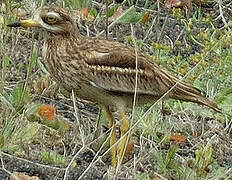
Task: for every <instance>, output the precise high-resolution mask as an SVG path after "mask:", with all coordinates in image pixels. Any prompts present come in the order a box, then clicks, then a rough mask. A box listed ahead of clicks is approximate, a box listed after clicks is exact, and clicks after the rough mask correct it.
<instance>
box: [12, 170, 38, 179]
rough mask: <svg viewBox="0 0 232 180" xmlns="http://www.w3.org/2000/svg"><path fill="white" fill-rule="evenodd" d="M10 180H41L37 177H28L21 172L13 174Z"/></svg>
mask: <svg viewBox="0 0 232 180" xmlns="http://www.w3.org/2000/svg"><path fill="white" fill-rule="evenodd" d="M10 180H40V179H39V178H38V177H36V176H28V175H26V174H24V173H21V172H13V173H12V174H11V176H10Z"/></svg>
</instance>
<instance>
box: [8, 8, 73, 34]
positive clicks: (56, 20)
mask: <svg viewBox="0 0 232 180" xmlns="http://www.w3.org/2000/svg"><path fill="white" fill-rule="evenodd" d="M8 26H9V27H39V28H42V29H44V30H45V31H47V32H50V33H52V34H70V33H75V31H76V25H75V23H74V21H73V19H72V18H71V16H70V15H69V13H67V11H65V10H64V9H61V8H58V7H43V8H40V9H38V10H36V12H35V13H34V15H33V17H32V18H31V19H26V20H21V21H19V22H14V23H10V24H8Z"/></svg>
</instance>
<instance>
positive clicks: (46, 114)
mask: <svg viewBox="0 0 232 180" xmlns="http://www.w3.org/2000/svg"><path fill="white" fill-rule="evenodd" d="M36 112H37V113H38V114H39V115H40V116H41V117H42V118H44V119H45V120H53V119H55V116H56V109H55V108H54V107H53V106H51V105H47V104H43V105H41V106H39V107H38V108H37V110H36Z"/></svg>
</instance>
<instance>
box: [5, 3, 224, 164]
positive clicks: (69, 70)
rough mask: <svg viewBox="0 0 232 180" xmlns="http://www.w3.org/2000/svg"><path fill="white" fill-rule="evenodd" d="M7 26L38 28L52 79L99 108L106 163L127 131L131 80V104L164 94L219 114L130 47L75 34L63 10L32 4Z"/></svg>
mask: <svg viewBox="0 0 232 180" xmlns="http://www.w3.org/2000/svg"><path fill="white" fill-rule="evenodd" d="M8 26H9V27H11V28H13V27H15V28H17V27H25V28H27V27H33V28H37V29H40V30H41V32H42V34H43V38H44V45H43V48H42V55H43V63H44V64H45V67H46V69H47V70H48V72H49V73H50V75H51V76H52V78H53V79H54V80H55V81H56V82H57V83H58V84H60V85H61V86H63V87H64V88H65V89H66V90H68V91H70V92H71V91H73V92H74V93H75V95H76V96H77V97H79V98H80V99H83V100H87V101H90V102H94V103H97V104H98V105H99V106H101V107H104V109H105V111H106V114H107V118H108V121H109V128H111V135H110V140H109V141H110V148H111V150H110V154H111V166H112V167H117V166H119V165H120V164H121V162H122V160H123V153H124V150H125V148H126V141H127V132H128V131H129V129H130V123H129V120H128V119H127V113H126V112H127V110H128V109H131V108H132V106H133V102H134V96H135V84H137V86H136V100H135V102H136V106H143V105H145V104H148V103H154V102H156V101H157V100H158V99H160V98H161V97H164V98H166V99H169V98H172V99H177V100H182V101H187V102H194V103H197V104H200V105H205V106H208V107H209V108H211V109H213V110H215V111H216V112H221V109H220V108H219V107H218V106H217V105H216V104H215V103H213V102H212V101H211V100H209V99H208V98H207V97H205V95H204V93H203V92H202V91H200V90H199V89H197V88H196V87H194V86H193V85H191V84H188V83H186V82H183V81H180V80H179V79H177V78H176V77H174V76H173V75H171V74H170V73H169V72H167V71H166V70H164V69H163V68H161V67H160V66H159V65H157V64H156V63H155V62H154V61H153V60H152V59H151V57H149V56H146V55H144V54H143V53H142V52H138V53H135V49H134V48H132V47H129V46H127V45H125V44H123V43H119V42H116V41H111V40H106V39H100V38H97V37H86V36H83V35H81V33H80V31H79V29H78V27H77V25H76V23H75V20H74V19H73V18H72V15H71V13H70V11H69V10H68V9H64V8H60V7H58V6H44V7H41V8H38V9H37V10H36V11H35V12H34V14H33V16H32V18H31V19H25V20H19V21H17V22H12V23H10V24H8ZM113 110H116V111H117V112H118V114H119V118H120V121H121V123H120V132H121V138H120V140H119V142H117V141H116V140H117V136H116V128H115V118H114V116H113V113H112V112H113ZM117 143H118V144H117Z"/></svg>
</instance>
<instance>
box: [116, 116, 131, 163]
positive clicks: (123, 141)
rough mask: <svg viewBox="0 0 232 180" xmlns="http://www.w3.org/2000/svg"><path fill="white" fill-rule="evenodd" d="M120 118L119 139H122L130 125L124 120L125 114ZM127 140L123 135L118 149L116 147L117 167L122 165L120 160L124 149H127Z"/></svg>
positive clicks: (126, 136)
mask: <svg viewBox="0 0 232 180" xmlns="http://www.w3.org/2000/svg"><path fill="white" fill-rule="evenodd" d="M120 118H121V121H122V122H121V125H120V131H121V137H123V136H124V135H125V134H126V132H127V131H128V130H129V129H130V123H129V122H128V120H127V119H126V114H125V113H122V114H120ZM127 138H128V135H125V136H124V137H123V138H122V139H121V140H120V142H119V147H118V152H117V156H118V164H119V165H120V164H121V163H122V160H123V157H124V151H125V148H126V147H127Z"/></svg>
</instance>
